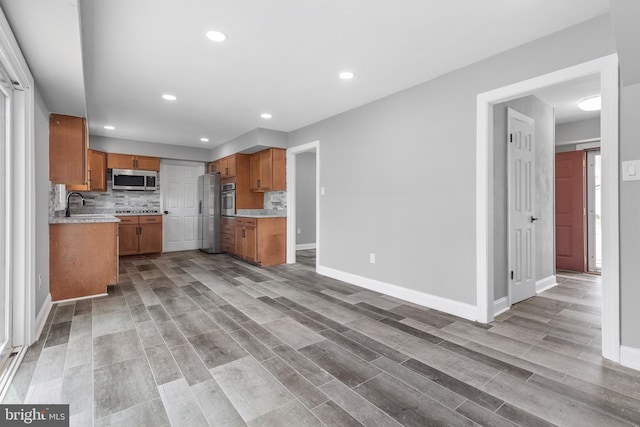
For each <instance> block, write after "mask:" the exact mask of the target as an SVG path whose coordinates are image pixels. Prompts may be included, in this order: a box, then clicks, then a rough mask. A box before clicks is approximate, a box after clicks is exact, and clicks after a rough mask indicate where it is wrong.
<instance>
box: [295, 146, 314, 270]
mask: <svg viewBox="0 0 640 427" xmlns="http://www.w3.org/2000/svg"><path fill="white" fill-rule="evenodd" d="M309 151H310V152H315V153H316V243H315V244H316V248H315V249H316V271H318V269H319V268H320V267H319V266H320V141H312V142H308V143H306V144H302V145H297V146H295V147H291V148H288V149H287V217H288V218H287V264H294V263H295V262H296V250H297V245H296V155H298V154H300V153H305V152H309Z"/></svg>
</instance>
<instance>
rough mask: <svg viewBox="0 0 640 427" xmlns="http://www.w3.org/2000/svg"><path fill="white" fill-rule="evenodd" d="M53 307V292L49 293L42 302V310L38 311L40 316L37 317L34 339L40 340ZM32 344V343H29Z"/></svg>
mask: <svg viewBox="0 0 640 427" xmlns="http://www.w3.org/2000/svg"><path fill="white" fill-rule="evenodd" d="M51 307H53V303H52V302H51V294H48V295H47V298H45V300H44V302H43V303H42V307H40V311H39V312H38V316H37V317H36V335H35V337H34V339H33V341H34V342H35V341H38V339H39V338H40V334H41V333H42V330H43V329H44V324H45V323H46V322H47V317H49V313H50V312H51ZM29 345H31V343H29Z"/></svg>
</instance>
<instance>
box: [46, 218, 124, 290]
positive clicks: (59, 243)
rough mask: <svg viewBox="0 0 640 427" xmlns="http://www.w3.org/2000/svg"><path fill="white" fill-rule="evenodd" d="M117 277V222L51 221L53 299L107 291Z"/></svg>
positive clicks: (50, 277) (50, 280) (50, 255)
mask: <svg viewBox="0 0 640 427" xmlns="http://www.w3.org/2000/svg"><path fill="white" fill-rule="evenodd" d="M117 281H118V223H115V222H101V223H82V224H50V225H49V285H50V288H51V299H52V300H53V301H61V300H65V299H70V298H79V297H88V296H92V295H100V294H104V293H106V292H107V285H111V284H115V283H117Z"/></svg>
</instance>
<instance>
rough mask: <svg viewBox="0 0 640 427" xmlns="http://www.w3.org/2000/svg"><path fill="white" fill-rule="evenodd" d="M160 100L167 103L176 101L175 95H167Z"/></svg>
mask: <svg viewBox="0 0 640 427" xmlns="http://www.w3.org/2000/svg"><path fill="white" fill-rule="evenodd" d="M162 98H163V99H166V100H167V101H175V100H176V99H178V98H176V96H175V95H169V94H168V93H165V94H164V95H162Z"/></svg>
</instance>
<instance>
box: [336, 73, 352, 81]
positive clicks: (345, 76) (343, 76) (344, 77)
mask: <svg viewBox="0 0 640 427" xmlns="http://www.w3.org/2000/svg"><path fill="white" fill-rule="evenodd" d="M353 76H354V74H353V72H351V71H343V72H341V73H340V74H338V77H340V78H341V79H342V80H351V79H352V78H353Z"/></svg>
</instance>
